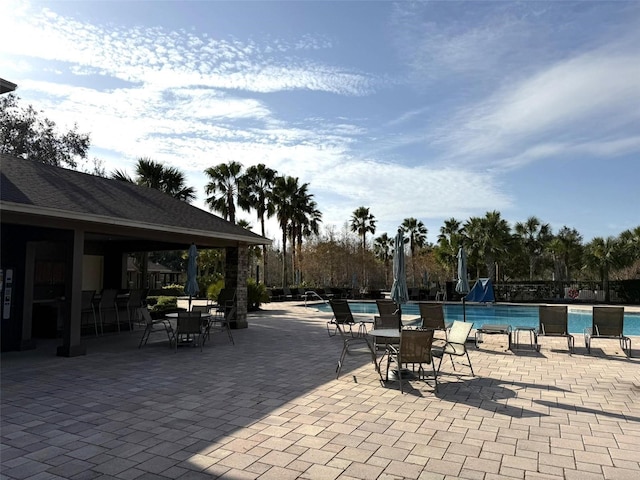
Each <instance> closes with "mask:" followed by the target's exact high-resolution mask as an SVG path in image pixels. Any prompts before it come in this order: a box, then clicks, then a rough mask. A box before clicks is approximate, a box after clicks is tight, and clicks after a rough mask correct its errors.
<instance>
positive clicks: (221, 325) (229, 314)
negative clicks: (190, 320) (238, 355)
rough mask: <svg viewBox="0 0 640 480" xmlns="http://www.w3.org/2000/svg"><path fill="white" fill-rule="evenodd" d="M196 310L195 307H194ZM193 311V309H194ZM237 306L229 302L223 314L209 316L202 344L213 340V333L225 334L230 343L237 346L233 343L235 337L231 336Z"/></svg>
mask: <svg viewBox="0 0 640 480" xmlns="http://www.w3.org/2000/svg"><path fill="white" fill-rule="evenodd" d="M194 308H195V307H194ZM192 310H193V308H192ZM236 312H237V310H236V305H235V303H233V301H228V302H227V305H226V307H225V309H224V311H222V312H218V311H216V312H215V314H209V316H208V319H207V321H206V322H205V324H204V325H205V326H204V331H203V333H202V344H203V345H204V342H206V341H207V340H209V339H210V338H211V333H225V332H226V334H227V336H228V337H229V341H230V342H231V344H232V345H235V342H234V341H233V335H231V325H230V324H231V320H232V319H233V317H234V316H235V315H236Z"/></svg>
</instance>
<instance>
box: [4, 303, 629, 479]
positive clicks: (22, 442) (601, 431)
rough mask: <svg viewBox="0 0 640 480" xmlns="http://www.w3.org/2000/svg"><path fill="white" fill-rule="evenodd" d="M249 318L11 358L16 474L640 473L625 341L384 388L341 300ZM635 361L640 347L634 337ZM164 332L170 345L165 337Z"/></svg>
mask: <svg viewBox="0 0 640 480" xmlns="http://www.w3.org/2000/svg"><path fill="white" fill-rule="evenodd" d="M263 308H264V309H263V311H261V312H258V313H250V314H249V315H248V322H249V328H248V329H241V330H234V332H233V335H234V339H235V343H236V344H235V346H232V345H231V344H230V343H229V341H228V339H227V338H226V336H225V335H216V336H215V337H212V340H211V342H210V343H209V342H208V343H207V344H206V345H205V347H204V350H203V352H202V353H201V352H200V350H199V349H197V348H184V349H180V350H179V351H178V352H177V353H173V351H172V350H170V349H169V348H168V346H167V343H166V336H165V337H163V336H162V335H158V336H157V337H155V338H154V337H152V338H151V339H150V340H149V344H148V345H147V346H146V347H145V348H143V349H141V350H139V349H138V348H137V344H138V341H139V339H140V336H141V334H142V332H141V330H136V331H135V332H133V333H128V332H124V333H122V334H120V335H110V336H106V335H105V336H104V337H99V338H95V337H87V338H86V339H85V340H86V344H87V351H88V355H87V356H80V357H73V358H64V357H57V356H55V348H56V346H57V342H54V341H49V342H45V341H41V342H40V343H39V349H38V350H36V351H30V352H10V353H5V354H3V355H2V378H1V381H2V384H1V385H2V404H1V406H2V424H1V461H2V467H1V473H0V478H3V479H29V480H35V479H47V480H49V479H78V480H79V479H94V478H100V479H142V480H146V479H162V478H168V479H213V478H224V479H229V480H240V479H261V480H267V479H274V480H286V479H293V478H301V479H320V480H324V479H328V480H330V479H343V480H346V479H381V480H391V479H404V478H406V479H454V478H465V479H486V480H491V479H497V478H505V479H508V478H519V479H527V480H530V479H558V480H560V479H566V480H572V479H580V480H591V479H594V480H595V479H611V480H624V479H636V478H640V457H639V456H638V453H637V452H638V444H639V443H640V368H639V367H640V359H638V358H632V359H627V358H626V357H625V356H624V355H623V354H622V352H621V351H620V348H619V346H618V342H617V341H615V340H610V341H600V342H598V343H597V344H595V345H594V348H593V349H592V354H591V355H587V354H586V349H585V348H584V342H583V341H582V338H581V337H580V336H578V337H576V353H575V354H574V355H573V356H570V355H569V354H568V353H567V351H566V341H565V340H564V339H562V338H542V339H541V344H542V350H541V352H540V353H536V352H534V351H531V350H526V349H521V350H515V351H514V352H511V351H505V347H506V345H505V344H506V342H505V341H504V340H502V341H501V338H495V339H494V338H491V337H490V338H488V339H487V343H486V344H483V347H482V349H481V350H476V349H475V348H474V347H470V355H471V360H472V363H473V366H474V370H475V372H476V377H470V376H468V369H464V368H463V369H462V370H460V369H459V370H458V373H462V375H452V374H451V373H452V372H453V371H452V370H451V364H450V363H448V362H447V363H444V364H443V367H442V375H441V377H440V378H439V393H438V394H437V395H436V394H434V393H433V389H432V387H431V386H429V385H426V384H424V383H420V382H417V381H413V382H412V383H411V384H412V386H411V387H410V388H408V389H407V390H408V393H405V394H404V395H401V394H400V390H399V386H398V384H397V383H396V382H390V383H389V384H388V385H387V386H386V387H383V386H381V384H380V381H379V377H378V374H377V373H376V372H375V370H374V368H373V365H372V364H371V363H367V359H366V358H364V357H352V358H347V360H346V362H345V365H344V367H343V369H342V374H341V376H340V378H339V379H338V380H336V379H335V366H336V361H337V359H338V356H339V354H340V351H341V349H342V343H341V340H340V338H339V337H338V336H336V337H331V338H329V337H328V336H327V331H326V327H325V324H326V321H327V320H328V319H329V318H330V317H331V316H330V314H327V313H317V312H315V311H314V310H312V309H305V308H303V307H298V306H294V304H293V303H290V302H281V303H276V304H267V305H264V306H263ZM632 340H633V347H634V352H633V353H634V357H640V351H639V350H638V342H639V341H640V338H638V337H634V338H633V339H632ZM152 342H156V343H152Z"/></svg>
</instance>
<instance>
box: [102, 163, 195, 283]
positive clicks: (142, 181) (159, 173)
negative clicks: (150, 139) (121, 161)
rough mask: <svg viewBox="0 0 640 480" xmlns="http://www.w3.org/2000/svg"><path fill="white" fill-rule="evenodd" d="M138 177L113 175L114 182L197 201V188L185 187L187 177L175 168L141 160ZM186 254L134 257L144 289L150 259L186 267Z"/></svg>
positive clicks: (173, 252) (138, 165)
mask: <svg viewBox="0 0 640 480" xmlns="http://www.w3.org/2000/svg"><path fill="white" fill-rule="evenodd" d="M135 170H136V176H135V178H131V177H130V176H129V175H128V174H127V173H126V172H125V171H122V170H115V171H114V172H113V173H112V174H111V178H113V179H114V180H120V181H122V182H129V183H135V184H136V185H140V186H143V187H147V188H153V189H155V190H159V191H161V192H164V193H166V194H167V195H171V196H172V197H173V198H176V199H178V200H182V201H183V202H187V203H190V202H191V201H192V200H194V199H195V188H193V187H187V186H186V185H185V176H184V173H182V172H181V171H180V170H178V169H177V168H175V167H166V166H164V165H163V164H161V163H158V162H155V161H153V160H151V159H150V158H146V157H142V158H139V159H138V161H137V163H136V169H135ZM183 256H184V253H183V252H182V253H181V252H179V251H171V252H141V253H137V254H134V255H133V258H134V262H135V263H136V264H137V265H138V269H139V271H140V273H141V276H142V278H143V279H144V280H143V282H144V284H143V285H142V286H143V287H146V286H147V285H146V282H147V266H148V261H149V258H151V259H153V260H154V261H158V262H161V263H162V264H163V265H168V266H172V267H173V268H175V267H176V265H182V266H184V261H183V260H184V259H183Z"/></svg>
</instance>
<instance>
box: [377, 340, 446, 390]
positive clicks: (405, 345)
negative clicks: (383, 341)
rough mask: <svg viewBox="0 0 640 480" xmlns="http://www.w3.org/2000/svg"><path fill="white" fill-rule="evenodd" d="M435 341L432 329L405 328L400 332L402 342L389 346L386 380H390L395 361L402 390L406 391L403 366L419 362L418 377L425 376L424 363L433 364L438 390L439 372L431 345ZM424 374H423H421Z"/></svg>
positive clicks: (436, 388)
mask: <svg viewBox="0 0 640 480" xmlns="http://www.w3.org/2000/svg"><path fill="white" fill-rule="evenodd" d="M432 342H433V330H432V329H424V330H423V329H419V330H403V331H402V333H401V334H400V344H399V345H392V344H389V345H388V346H387V374H386V377H385V380H386V381H388V380H389V365H390V364H391V362H394V363H395V364H396V365H397V366H398V371H397V374H396V376H397V379H398V381H399V382H400V392H402V393H404V388H403V384H402V373H403V372H402V366H403V365H407V364H412V365H415V364H418V365H419V367H418V379H420V378H421V377H422V378H425V379H426V375H425V370H424V368H423V367H422V365H423V364H427V365H431V367H432V369H433V378H434V380H435V387H434V388H435V391H436V392H437V391H438V372H437V371H436V368H435V363H434V361H433V358H432V350H431V345H432ZM421 374H422V375H421Z"/></svg>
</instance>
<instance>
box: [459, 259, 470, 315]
mask: <svg viewBox="0 0 640 480" xmlns="http://www.w3.org/2000/svg"><path fill="white" fill-rule="evenodd" d="M456 292H458V293H459V294H460V295H462V318H463V320H464V321H465V322H466V321H467V309H466V306H465V297H466V295H467V293H469V280H468V279H467V254H466V253H465V251H464V248H463V247H460V248H459V249H458V283H456Z"/></svg>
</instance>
